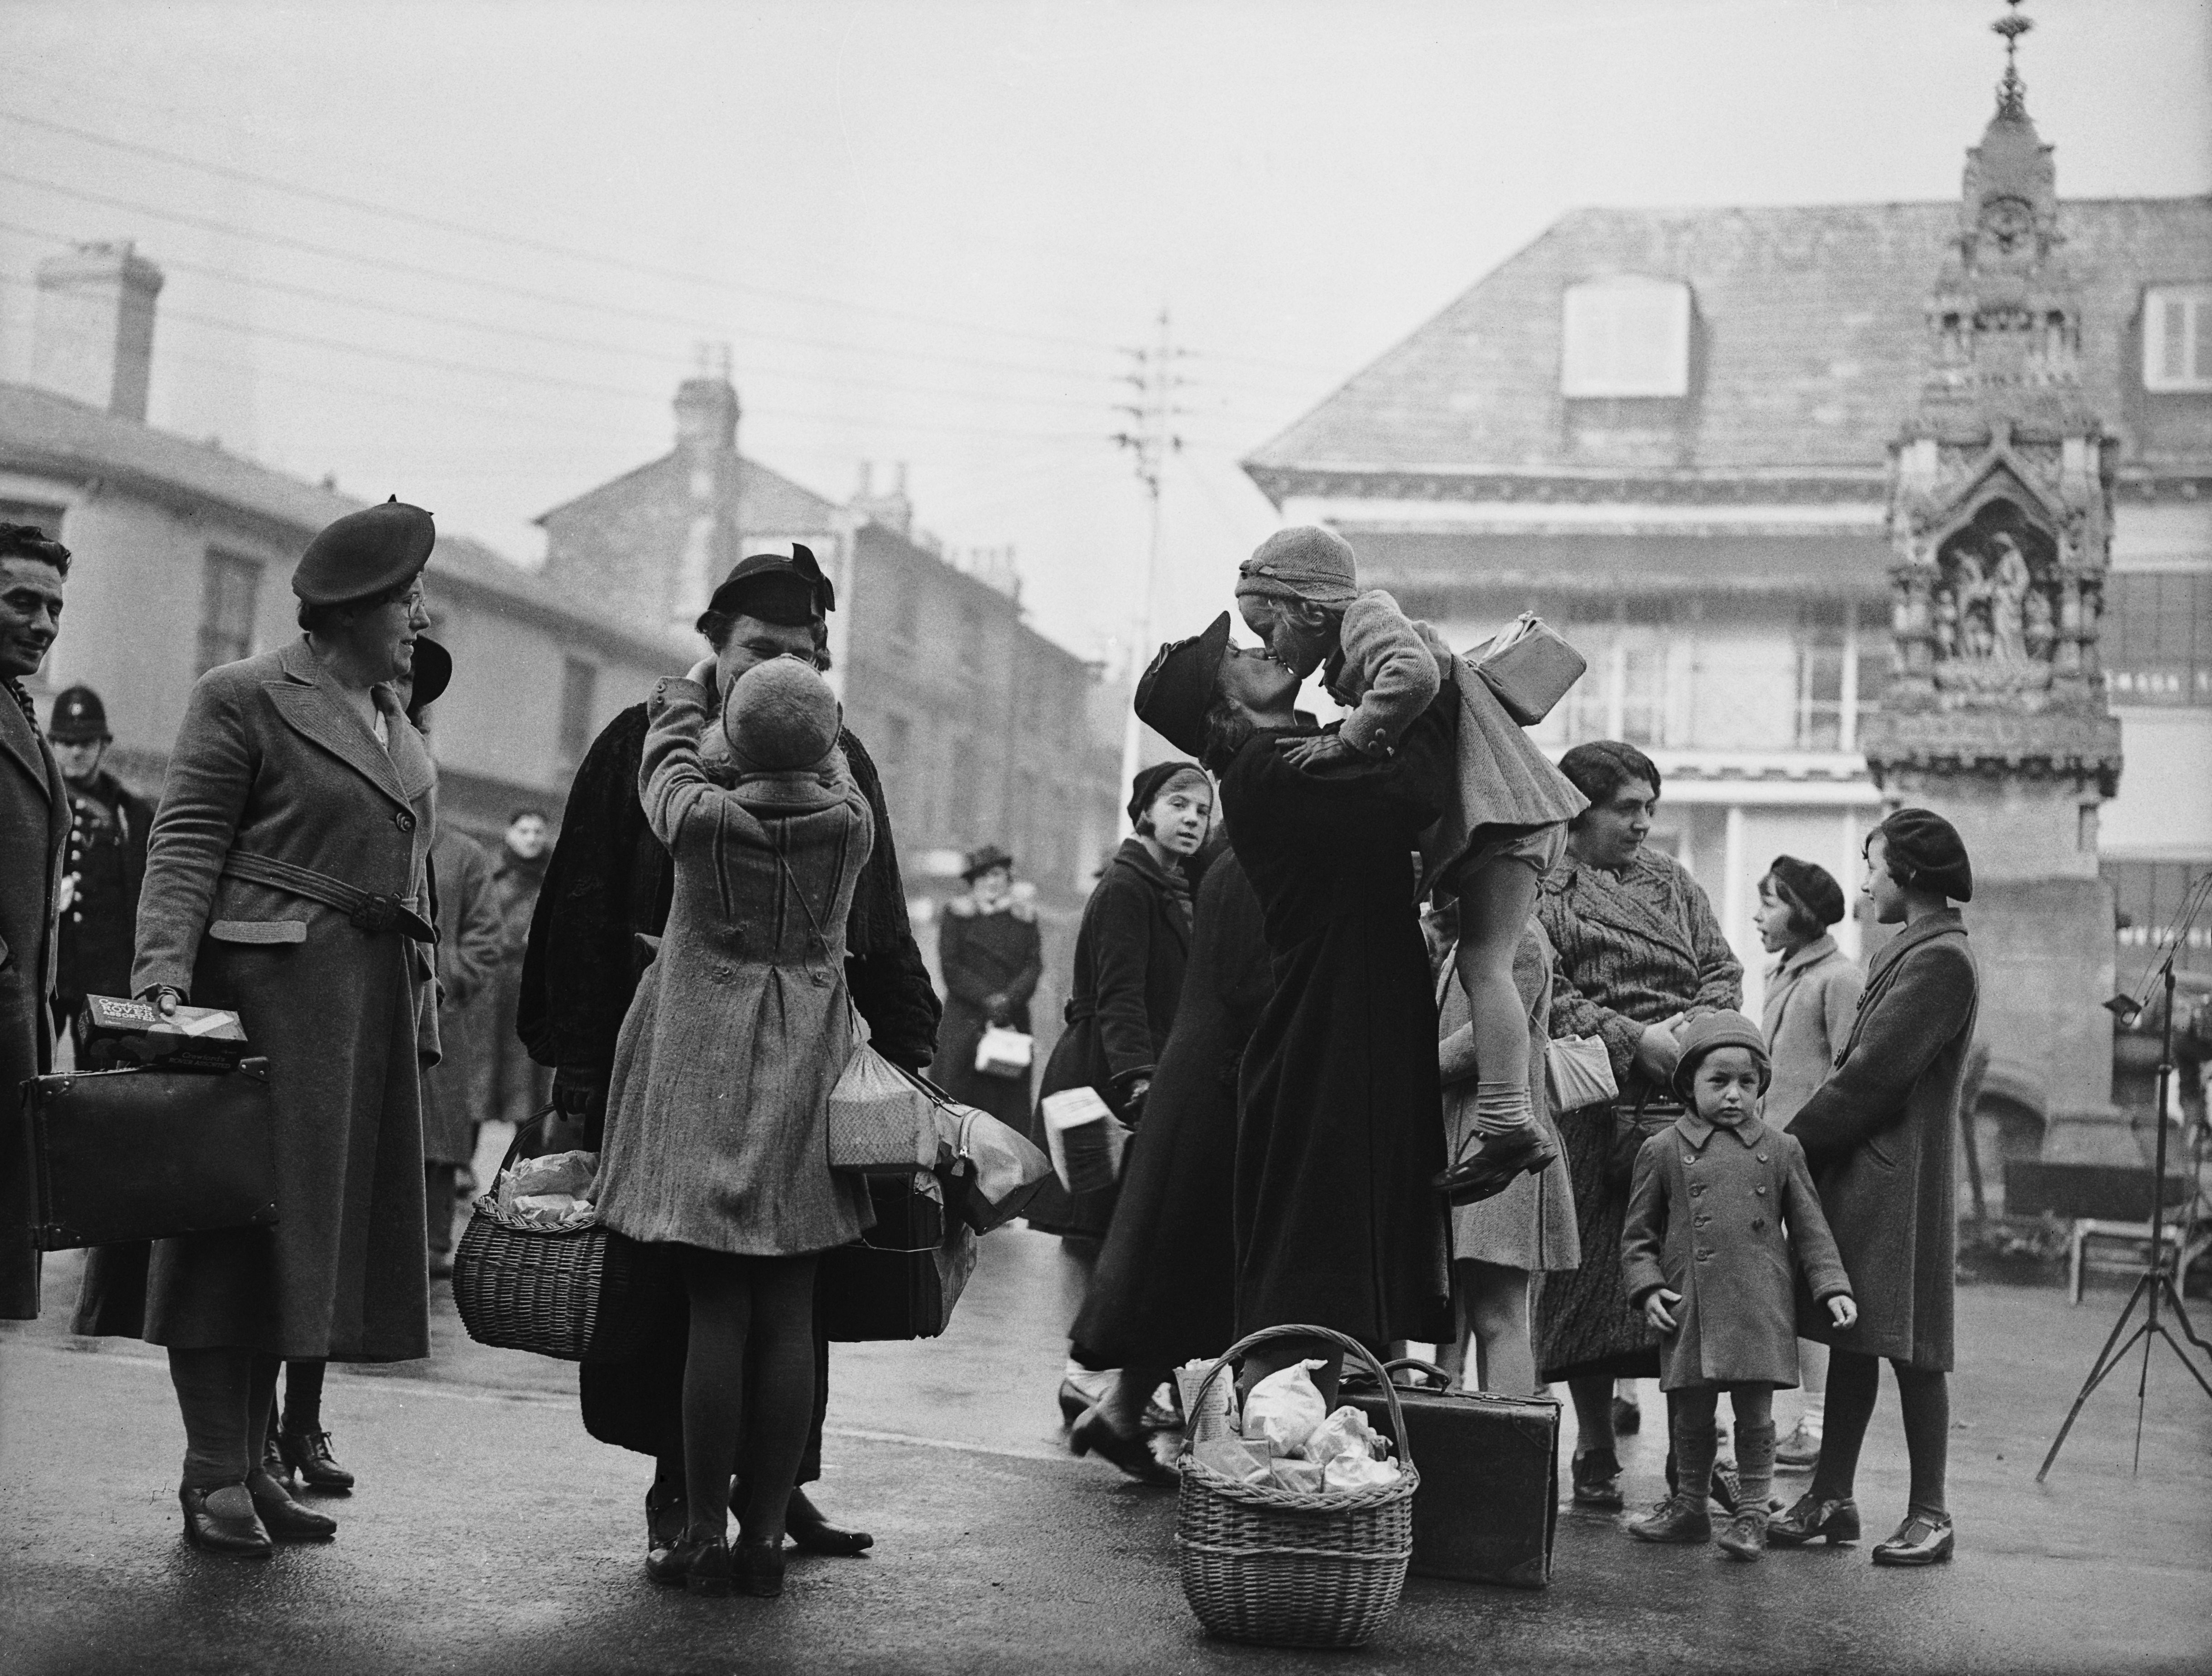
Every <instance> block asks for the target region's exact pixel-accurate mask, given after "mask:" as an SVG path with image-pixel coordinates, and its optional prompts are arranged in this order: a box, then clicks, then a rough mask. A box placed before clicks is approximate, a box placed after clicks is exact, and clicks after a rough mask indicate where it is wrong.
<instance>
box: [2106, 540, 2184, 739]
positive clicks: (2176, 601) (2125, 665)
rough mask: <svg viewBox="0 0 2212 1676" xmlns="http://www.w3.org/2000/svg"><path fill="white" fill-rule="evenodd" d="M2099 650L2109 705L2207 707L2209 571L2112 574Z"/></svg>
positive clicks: (2107, 582)
mask: <svg viewBox="0 0 2212 1676" xmlns="http://www.w3.org/2000/svg"><path fill="white" fill-rule="evenodd" d="M2098 645H2099V648H2100V652H2101V653H2102V661H2103V664H2104V667H2105V676H2106V690H2107V692H2108V693H2109V694H2110V695H2111V697H2112V702H2113V703H2115V704H2154V705H2161V706H2163V705H2184V704H2212V571H2165V572H2159V571H2128V570H2123V571H2116V572H2114V573H2113V574H2112V575H2110V576H2108V577H2107V578H2106V581H2105V616H2104V627H2103V633H2102V635H2100V638H2099V641H2098Z"/></svg>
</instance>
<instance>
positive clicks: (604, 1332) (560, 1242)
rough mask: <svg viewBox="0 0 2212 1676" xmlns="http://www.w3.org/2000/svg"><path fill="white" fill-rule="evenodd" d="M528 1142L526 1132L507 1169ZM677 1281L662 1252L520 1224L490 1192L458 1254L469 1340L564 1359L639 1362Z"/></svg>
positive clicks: (504, 1164) (456, 1272)
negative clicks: (637, 1357)
mask: <svg viewBox="0 0 2212 1676" xmlns="http://www.w3.org/2000/svg"><path fill="white" fill-rule="evenodd" d="M524 1127H525V1128H527V1127H528V1125H525V1126H524ZM521 1145H522V1136H521V1133H520V1131H518V1132H517V1133H516V1135H515V1144H514V1145H513V1146H511V1147H509V1148H508V1149H507V1157H506V1158H505V1159H503V1160H502V1161H501V1164H500V1168H501V1169H502V1170H504V1169H507V1168H508V1167H509V1166H510V1165H512V1164H513V1163H514V1157H515V1153H516V1151H519V1150H520V1146H521ZM495 1179H496V1178H495ZM670 1287H671V1273H670V1270H669V1266H668V1260H667V1257H666V1255H665V1253H664V1252H663V1250H662V1248H659V1247H658V1246H652V1245H645V1244H641V1243H640V1242H638V1241H635V1240H632V1239H627V1238H625V1237H624V1236H622V1235H620V1234H617V1233H616V1232H615V1231H614V1230H612V1229H611V1228H601V1227H599V1226H596V1225H593V1226H590V1227H585V1228H538V1227H533V1226H532V1225H530V1224H526V1223H519V1222H515V1221H513V1220H511V1219H509V1218H507V1217H505V1216H502V1215H501V1212H500V1209H499V1203H498V1200H497V1199H495V1197H494V1196H493V1195H492V1194H491V1193H485V1194H483V1196H481V1197H480V1198H478V1199H477V1201H476V1205H475V1207H474V1209H473V1210H472V1211H471V1214H470V1217H469V1225H468V1227H467V1228H466V1229H465V1230H464V1231H463V1232H462V1235H461V1238H460V1243H459V1246H458V1247H457V1248H455V1250H454V1252H453V1304H454V1307H455V1308H456V1309H459V1311H460V1315H461V1325H462V1326H463V1327H466V1328H467V1329H468V1334H469V1337H470V1338H471V1339H475V1340H476V1341H477V1343H478V1344H483V1345H498V1346H499V1347H500V1348H501V1349H502V1350H526V1351H532V1353H534V1354H536V1355H538V1356H552V1357H559V1358H560V1359H561V1360H562V1361H563V1362H622V1361H627V1360H628V1359H629V1357H633V1356H635V1354H636V1353H637V1352H638V1351H639V1350H640V1349H641V1348H642V1347H643V1345H644V1344H645V1341H646V1340H647V1339H648V1338H649V1337H651V1336H652V1334H653V1331H654V1329H655V1328H656V1327H658V1326H659V1321H660V1316H661V1314H662V1310H663V1307H664V1305H665V1303H667V1301H668V1299H669V1296H671V1292H670Z"/></svg>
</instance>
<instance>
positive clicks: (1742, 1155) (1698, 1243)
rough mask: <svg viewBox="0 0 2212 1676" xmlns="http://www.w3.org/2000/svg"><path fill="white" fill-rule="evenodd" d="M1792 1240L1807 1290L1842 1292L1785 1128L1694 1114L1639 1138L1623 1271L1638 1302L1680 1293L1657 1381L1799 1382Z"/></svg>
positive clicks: (1671, 1385)
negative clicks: (1729, 1124) (1725, 1122)
mask: <svg viewBox="0 0 2212 1676" xmlns="http://www.w3.org/2000/svg"><path fill="white" fill-rule="evenodd" d="M1785 1230H1786V1231H1785ZM1793 1248H1794V1249H1795V1257H1796V1263H1797V1264H1798V1265H1801V1266H1802V1267H1803V1269H1804V1272H1805V1279H1806V1283H1807V1284H1808V1286H1809V1287H1810V1288H1811V1290H1812V1294H1813V1296H1814V1297H1815V1298H1818V1299H1825V1298H1830V1297H1841V1296H1850V1292H1851V1283H1850V1277H1849V1276H1848V1275H1847V1274H1845V1273H1844V1265H1843V1260H1842V1259H1841V1258H1840V1257H1838V1255H1837V1253H1836V1242H1835V1239H1834V1236H1832V1235H1831V1234H1830V1233H1829V1231H1828V1223H1827V1218H1826V1217H1824V1216H1823V1215H1821V1213H1820V1198H1819V1196H1818V1195H1817V1194H1816V1193H1814V1191H1813V1178H1812V1175H1811V1174H1810V1173H1809V1172H1808V1170H1807V1169H1806V1167H1805V1154H1804V1151H1803V1149H1802V1148H1801V1147H1800V1146H1799V1145H1797V1143H1796V1140H1795V1139H1792V1138H1791V1137H1790V1136H1789V1135H1786V1134H1784V1133H1783V1132H1782V1131H1781V1130H1779V1129H1770V1128H1768V1127H1767V1126H1765V1124H1763V1123H1761V1122H1760V1121H1759V1120H1758V1119H1757V1118H1752V1119H1750V1120H1747V1121H1746V1122H1745V1123H1743V1124H1742V1125H1741V1126H1739V1127H1737V1128H1735V1129H1733V1130H1730V1129H1723V1128H1720V1127H1718V1126H1715V1125H1713V1124H1710V1123H1707V1122H1706V1121H1705V1120H1703V1119H1702V1118H1699V1117H1698V1116H1696V1115H1695V1114H1691V1115H1688V1116H1685V1117H1680V1118H1678V1119H1676V1120H1675V1121H1674V1124H1673V1126H1671V1127H1668V1128H1666V1129H1663V1130H1662V1131H1661V1132H1660V1133H1657V1134H1656V1135H1654V1136H1652V1137H1651V1139H1650V1140H1647V1141H1645V1142H1644V1150H1643V1151H1641V1152H1639V1153H1638V1154H1637V1155H1636V1181H1635V1185H1634V1186H1633V1187H1632V1188H1631V1189H1630V1190H1629V1196H1628V1219H1627V1223H1626V1227H1625V1229H1624V1230H1623V1232H1622V1236H1621V1242H1620V1270H1621V1280H1622V1283H1623V1285H1624V1288H1625V1290H1626V1291H1627V1293H1628V1296H1629V1299H1630V1301H1631V1302H1632V1303H1633V1304H1635V1306H1636V1307H1637V1308H1638V1309H1642V1308H1643V1307H1644V1299H1645V1298H1647V1297H1649V1296H1650V1295H1651V1293H1653V1292H1654V1291H1656V1290H1658V1289H1659V1288H1660V1287H1662V1286H1664V1287H1666V1288H1667V1289H1668V1290H1670V1291H1676V1292H1680V1294H1681V1295H1682V1301H1681V1303H1679V1304H1677V1305H1675V1306H1674V1321H1675V1330H1674V1332H1673V1333H1668V1334H1667V1335H1666V1337H1665V1338H1664V1339H1662V1341H1661V1345H1660V1352H1659V1355H1660V1376H1659V1383H1660V1387H1661V1388H1662V1389H1663V1390H1668V1391H1679V1390H1680V1389H1682V1388H1684V1387H1685V1386H1690V1385H1735V1384H1746V1385H1795V1384H1796V1382H1797V1325H1796V1309H1795V1305H1794V1303H1793V1301H1792V1299H1793V1283H1792V1261H1791V1259H1792V1249H1793ZM1823 1313H1825V1311H1824V1312H1823Z"/></svg>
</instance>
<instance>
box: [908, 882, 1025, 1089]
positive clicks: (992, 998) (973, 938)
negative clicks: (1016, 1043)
mask: <svg viewBox="0 0 2212 1676" xmlns="http://www.w3.org/2000/svg"><path fill="white" fill-rule="evenodd" d="M960 876H961V877H963V879H965V880H966V881H967V882H968V894H967V895H965V896H955V897H954V898H953V899H952V900H951V902H947V903H945V914H944V916H943V917H942V918H941V919H940V920H939V921H938V923H937V968H938V970H939V971H940V972H942V973H943V974H944V975H945V1021H944V1023H941V1024H939V1026H938V1027H937V1057H936V1059H935V1060H933V1061H931V1063H932V1064H933V1065H934V1066H936V1068H937V1069H936V1078H937V1082H938V1084H939V1086H940V1087H942V1088H943V1089H944V1090H945V1092H946V1093H948V1094H950V1095H951V1096H952V1097H953V1098H954V1099H956V1100H961V1101H964V1102H967V1103H968V1104H969V1105H971V1106H974V1107H976V1108H978V1109H980V1110H982V1111H987V1112H988V1113H990V1114H991V1115H992V1116H994V1117H995V1118H997V1119H998V1120H1000V1122H1001V1123H1009V1124H1012V1126H1014V1127H1015V1128H1017V1129H1021V1128H1025V1127H1027V1126H1028V1124H1029V1120H1030V1084H1031V1082H1032V1080H1033V1079H1032V1078H1031V1075H1030V1069H1031V1068H1030V1066H1026V1065H1024V1066H1022V1067H1021V1068H1020V1069H1019V1070H1018V1071H1008V1070H1006V1069H999V1070H990V1071H986V1070H981V1069H979V1068H978V1067H977V1066H976V1063H975V1054H976V1049H977V1048H979V1047H980V1046H981V1043H982V1040H983V1033H984V1031H985V1030H986V1029H991V1028H994V1027H995V1028H998V1029H1006V1030H1013V1031H1018V1032H1019V1033H1020V1034H1021V1035H1024V1036H1025V1037H1026V1036H1028V1035H1029V1034H1030V997H1031V996H1032V995H1034V994H1036V987H1037V980H1038V979H1039V978H1041V977H1042V976H1043V975H1044V948H1043V943H1042V938H1040V936H1039V934H1038V932H1037V916H1036V908H1034V907H1032V906H1031V905H1030V904H1029V903H1028V902H1022V901H1020V900H1018V898H1017V897H1016V896H1015V895H1014V858H1013V857H1012V856H1011V855H1009V854H1007V853H1006V851H1004V850H1002V849H1000V847H998V846H997V845H996V844H986V845H985V846H984V847H982V848H981V849H979V850H975V851H973V852H971V853H969V857H968V862H967V865H966V866H965V867H963V869H962V870H961V874H960Z"/></svg>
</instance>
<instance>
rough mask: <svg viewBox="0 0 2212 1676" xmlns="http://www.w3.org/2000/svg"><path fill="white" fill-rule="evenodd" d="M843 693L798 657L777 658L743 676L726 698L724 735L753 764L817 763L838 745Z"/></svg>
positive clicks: (782, 767)
mask: <svg viewBox="0 0 2212 1676" xmlns="http://www.w3.org/2000/svg"><path fill="white" fill-rule="evenodd" d="M840 720H841V716H840V713H839V708H838V704H837V695H836V694H835V693H833V692H831V691H830V690H829V683H828V682H826V681H824V680H823V678H822V677H820V676H819V675H817V674H816V673H815V672H814V671H813V669H812V667H811V666H810V665H807V664H806V663H805V662H804V661H803V660H801V659H797V658H771V659H769V660H768V661H767V662H766V663H764V664H756V665H753V666H752V668H750V669H749V670H747V671H745V672H744V674H743V675H741V676H739V677H738V679H737V682H736V683H735V684H734V685H732V687H731V689H730V691H729V695H728V696H727V697H726V698H725V699H724V700H723V701H722V734H723V737H724V738H726V739H728V740H729V742H730V749H731V750H732V751H734V752H736V753H737V756H738V760H739V762H741V763H742V764H743V765H744V767H746V768H755V769H760V770H763V771H765V772H767V773H769V774H783V773H789V772H791V771H793V770H794V769H803V768H813V767H814V766H815V765H816V764H817V763H819V762H822V760H823V758H825V757H826V756H829V753H830V752H831V751H832V750H835V749H836V744H837V727H838V724H839V721H840Z"/></svg>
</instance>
